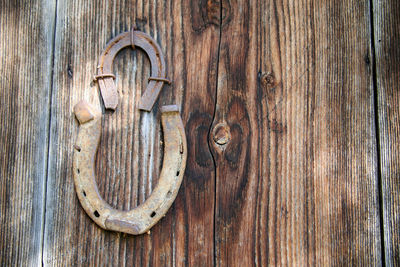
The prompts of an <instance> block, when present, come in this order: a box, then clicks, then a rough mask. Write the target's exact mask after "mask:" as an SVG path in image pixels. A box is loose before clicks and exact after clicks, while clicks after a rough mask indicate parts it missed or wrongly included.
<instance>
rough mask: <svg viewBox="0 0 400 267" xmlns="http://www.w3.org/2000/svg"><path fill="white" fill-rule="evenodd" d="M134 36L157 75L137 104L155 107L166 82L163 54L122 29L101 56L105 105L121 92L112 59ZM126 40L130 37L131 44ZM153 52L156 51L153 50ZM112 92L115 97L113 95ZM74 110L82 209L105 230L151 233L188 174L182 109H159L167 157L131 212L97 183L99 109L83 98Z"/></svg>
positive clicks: (113, 102)
mask: <svg viewBox="0 0 400 267" xmlns="http://www.w3.org/2000/svg"><path fill="white" fill-rule="evenodd" d="M132 36H133V38H132ZM132 39H133V40H134V45H135V46H139V47H141V48H143V50H144V51H145V52H146V53H147V54H148V55H149V58H150V61H151V69H152V75H157V77H156V78H154V80H152V81H150V82H149V85H148V87H147V90H146V91H145V93H144V94H143V96H142V99H141V100H142V101H141V104H142V105H141V106H140V107H139V108H141V109H145V110H151V108H152V106H153V104H154V102H155V101H156V99H157V96H158V93H159V91H160V90H161V87H162V85H163V82H165V81H167V80H165V78H163V77H165V62H164V59H163V55H162V53H161V50H160V49H159V47H158V45H157V44H156V43H155V42H154V40H153V39H152V38H151V37H150V36H148V35H146V34H144V33H142V32H139V31H134V32H132V33H129V32H128V33H123V34H121V35H119V36H117V37H116V38H114V39H113V40H112V41H111V42H110V44H108V45H107V48H106V50H105V52H104V53H103V54H102V56H101V60H100V66H99V74H98V75H97V77H96V78H97V79H98V81H99V86H100V90H101V93H102V97H103V100H104V104H105V105H106V106H107V105H108V107H111V106H112V107H114V109H115V107H116V105H117V103H118V94H116V99H114V96H113V94H114V93H115V92H116V88H115V85H113V86H110V84H111V83H109V82H108V81H109V80H110V79H112V76H111V75H112V74H111V66H112V60H113V59H114V57H115V55H116V54H117V52H118V51H119V50H121V49H122V48H124V47H126V46H128V45H131V41H130V40H132ZM127 41H129V44H128V43H127ZM154 51H155V53H156V54H151V53H153V52H154ZM149 53H150V54H149ZM110 59H111V61H110ZM158 79H160V80H158ZM164 80H165V81H164ZM102 84H103V85H102ZM113 90H115V92H113ZM149 90H151V91H149ZM147 92H149V93H147ZM109 96H112V97H111V98H109ZM154 96H155V98H154ZM108 100H110V101H108ZM74 113H75V116H76V118H77V119H78V121H79V133H78V138H77V141H76V144H75V145H74V149H75V151H74V156H73V175H74V182H75V189H76V193H77V195H78V198H79V201H80V203H81V205H82V207H83V208H84V210H85V211H86V213H87V214H88V215H89V217H90V218H92V220H93V221H95V222H96V223H97V224H98V225H99V226H100V227H101V228H103V229H106V230H113V231H118V232H124V233H128V234H133V235H137V234H142V233H146V232H148V231H149V229H150V228H151V227H152V226H153V225H155V224H156V223H157V222H158V221H159V220H160V219H161V218H162V217H163V216H164V215H165V213H166V212H167V211H168V209H169V207H170V206H171V205H172V203H173V202H174V200H175V198H176V195H177V194H178V190H179V187H180V185H181V182H182V178H183V174H184V172H185V167H186V159H187V143H186V135H185V130H184V127H183V123H182V119H181V117H180V115H179V110H178V107H177V106H175V105H171V106H163V107H162V108H161V124H162V129H163V134H164V157H163V165H162V169H161V173H160V178H159V180H158V184H157V185H156V187H155V188H154V190H153V192H152V193H151V195H150V197H149V198H148V199H147V200H146V201H145V202H144V203H143V204H141V205H139V206H138V207H136V208H134V209H132V210H129V211H121V210H117V209H114V208H112V207H111V206H110V205H109V204H108V203H107V202H106V201H104V200H103V199H102V197H101V196H100V193H99V190H98V187H97V184H96V180H95V174H94V173H95V171H94V170H95V157H96V152H97V149H98V145H99V142H100V136H101V128H102V127H101V117H102V114H101V112H100V111H98V110H97V109H95V108H93V107H92V106H91V105H90V104H88V103H87V102H86V101H83V100H82V101H80V102H79V103H78V104H76V105H75V107H74Z"/></svg>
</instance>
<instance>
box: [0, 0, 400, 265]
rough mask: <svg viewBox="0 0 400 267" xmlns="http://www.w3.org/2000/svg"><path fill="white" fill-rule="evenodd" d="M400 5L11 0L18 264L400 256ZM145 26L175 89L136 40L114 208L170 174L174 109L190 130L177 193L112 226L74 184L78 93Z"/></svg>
mask: <svg viewBox="0 0 400 267" xmlns="http://www.w3.org/2000/svg"><path fill="white" fill-rule="evenodd" d="M399 16H400V4H399V2H398V1H397V0H387V1H378V0H370V1H351V0H345V1H333V0H324V1H316V0H304V1H287V0H266V1H260V0H255V1H239V0H236V1H233V0H222V1H212V0H207V1H206V0H201V1H182V0H171V1H158V0H157V1H155V0H154V1H141V0H137V1H122V0H115V1H96V0H77V1H61V0H35V1H22V0H21V1H8V0H1V1H0V100H1V106H0V122H1V130H0V148H1V154H0V155H1V156H0V164H1V165H0V166H1V169H0V179H1V180H0V181H1V183H0V203H1V208H0V220H1V227H0V262H1V265H2V266H40V265H43V266H88V265H90V266H183V265H185V266H186V265H188V266H213V265H215V266H266V265H271V266H275V265H291V266H301V265H307V266H309V265H319V266H366V265H368V266H371V265H372V266H381V265H388V266H398V265H400V227H399V224H400V176H399V175H400V167H399V166H400V156H399V155H400V153H399V151H400V146H399V140H400V128H399V125H400V124H399V123H400V108H399V105H398V102H399V100H400V84H399V80H400V67H399V66H400V50H399V44H400V19H399ZM133 25H136V27H137V28H138V29H139V30H141V31H144V32H146V33H148V34H150V35H151V36H152V37H154V38H155V39H156V40H157V42H158V43H159V44H160V46H161V47H162V50H163V52H164V53H165V55H166V62H167V65H168V77H169V78H170V79H172V80H173V83H172V85H171V86H164V88H163V91H162V93H161V95H160V97H159V100H158V102H157V103H156V105H155V108H154V109H153V111H152V112H150V113H146V112H140V111H138V110H137V109H136V104H137V102H138V98H139V96H140V94H141V90H142V88H144V87H145V85H146V83H147V77H148V76H149V73H150V70H149V62H148V60H147V58H146V56H144V55H143V52H142V51H140V50H139V51H133V50H131V49H126V51H123V52H121V53H120V54H119V55H118V57H117V59H116V61H115V63H114V72H115V74H116V76H117V80H116V82H117V86H118V91H119V96H120V104H119V106H118V109H117V110H116V112H114V113H112V112H109V111H107V112H104V113H105V114H104V120H103V125H104V130H103V135H102V139H101V147H100V149H99V151H98V156H97V159H96V163H97V167H96V175H97V177H96V179H97V182H98V185H99V189H100V192H101V195H102V196H103V197H104V198H105V199H106V200H107V202H108V203H110V204H111V205H112V206H113V207H115V208H119V209H125V210H128V209H131V208H133V207H135V206H137V205H138V204H140V203H143V202H144V201H145V200H146V198H147V197H148V196H149V195H150V194H151V191H152V188H154V186H155V184H156V183H157V177H158V174H159V171H160V167H161V159H162V158H161V157H162V149H163V148H162V134H161V132H160V131H161V130H160V125H159V119H160V114H159V107H161V106H162V105H165V104H175V103H176V104H177V105H178V106H179V107H180V109H181V115H182V118H183V121H184V125H185V129H186V135H187V139H188V149H189V151H188V162H187V168H186V172H185V176H184V181H183V184H182V187H181V189H180V191H179V194H178V197H177V199H176V201H175V203H174V205H173V206H172V207H171V209H170V211H169V212H168V213H167V215H166V217H165V218H163V219H162V220H161V221H160V222H159V223H158V224H157V225H156V226H154V227H153V229H152V230H151V232H150V234H145V235H141V236H130V235H126V234H120V233H115V232H108V231H104V230H102V229H100V228H99V227H97V226H96V225H95V224H94V223H93V222H92V221H91V220H90V218H89V217H88V216H87V215H86V214H85V212H84V211H83V210H82V208H81V206H80V204H79V201H78V199H77V197H76V194H75V191H74V184H73V178H72V169H71V168H72V155H73V144H74V141H75V139H76V136H77V130H78V124H77V121H76V120H75V118H74V117H73V114H72V108H73V106H74V104H76V103H77V102H78V101H79V100H80V99H86V100H87V101H89V102H92V103H95V104H98V105H100V103H101V101H100V99H99V94H98V89H97V86H96V84H93V83H92V77H93V75H94V74H95V71H96V66H97V61H98V59H99V55H100V53H101V51H102V49H104V47H105V45H106V43H107V42H108V41H109V40H110V39H112V38H113V37H114V36H116V35H118V34H119V33H121V32H124V31H128V30H130V29H131V27H132V26H133Z"/></svg>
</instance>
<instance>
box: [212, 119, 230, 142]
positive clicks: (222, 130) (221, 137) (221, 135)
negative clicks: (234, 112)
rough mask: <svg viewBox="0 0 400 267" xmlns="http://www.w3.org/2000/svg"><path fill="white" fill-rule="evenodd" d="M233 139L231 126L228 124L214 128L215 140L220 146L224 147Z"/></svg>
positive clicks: (220, 124)
mask: <svg viewBox="0 0 400 267" xmlns="http://www.w3.org/2000/svg"><path fill="white" fill-rule="evenodd" d="M230 139H231V133H230V130H229V126H228V125H227V124H226V123H219V124H217V125H216V126H215V127H214V130H213V140H214V142H215V143H217V144H218V145H220V146H222V145H225V144H227V143H228V142H229V140H230Z"/></svg>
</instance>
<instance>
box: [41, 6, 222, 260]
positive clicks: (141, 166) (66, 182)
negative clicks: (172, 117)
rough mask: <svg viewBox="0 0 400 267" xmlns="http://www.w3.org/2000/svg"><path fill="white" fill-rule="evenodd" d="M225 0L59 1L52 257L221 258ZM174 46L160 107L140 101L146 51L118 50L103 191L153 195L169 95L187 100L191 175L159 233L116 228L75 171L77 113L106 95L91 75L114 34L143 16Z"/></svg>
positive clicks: (147, 28) (103, 153)
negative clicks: (218, 169)
mask: <svg viewBox="0 0 400 267" xmlns="http://www.w3.org/2000/svg"><path fill="white" fill-rule="evenodd" d="M219 10H220V9H219V5H218V4H212V3H211V4H210V3H206V2H199V3H197V2H193V3H187V1H171V2H165V1H156V2H151V3H149V2H148V1H100V2H98V1H94V0H93V1H83V0H80V1H69V2H67V1H60V2H59V3H58V8H57V29H56V41H55V50H56V54H55V67H54V88H53V95H52V102H53V105H52V119H51V142H50V160H49V178H48V184H47V188H48V190H47V192H48V194H47V203H46V207H47V209H46V229H45V240H44V259H43V261H44V263H45V265H61V264H62V265H68V266H76V265H85V266H86V265H93V266H97V265H107V266H110V265H114V266H173V265H183V264H189V263H190V264H191V265H197V266H201V265H203V264H206V265H210V264H211V263H212V262H213V240H214V239H213V238H214V237H213V221H214V217H213V216H214V177H215V176H214V173H213V172H214V165H213V161H212V157H211V153H210V152H209V150H208V143H207V134H208V129H209V127H210V125H211V122H212V114H213V111H214V99H213V97H214V96H215V88H216V87H215V85H216V66H217V64H216V62H217V57H218V38H219V32H218V27H217V26H216V24H218V18H219ZM134 24H135V25H136V26H137V28H138V29H139V30H141V31H144V32H146V33H148V34H150V35H151V36H153V37H154V38H155V39H156V41H157V42H158V43H159V44H160V46H161V48H162V50H163V51H164V53H165V54H166V62H167V66H168V67H167V68H168V70H167V73H168V77H169V78H170V79H172V80H173V84H172V86H164V88H163V90H162V92H161V95H160V97H159V101H158V102H157V103H156V105H155V107H154V108H153V111H152V112H151V113H145V112H139V111H138V110H137V109H136V108H135V107H136V105H137V103H138V98H139V96H140V94H141V92H142V91H143V89H144V88H145V85H146V84H147V77H149V62H148V60H147V58H146V57H145V56H144V55H143V53H142V52H141V51H135V52H134V53H133V52H132V50H130V49H127V50H126V51H123V52H122V53H121V54H120V55H118V56H117V59H116V61H115V63H114V72H115V74H116V76H117V80H116V82H117V87H118V91H119V96H120V98H119V100H120V102H119V106H118V108H117V110H116V111H115V112H114V113H110V112H108V111H107V112H106V113H105V119H104V121H103V123H104V131H103V136H102V138H101V147H100V149H99V151H98V156H97V160H96V163H97V169H96V176H97V182H98V184H99V189H100V193H101V194H102V196H103V197H104V198H105V200H106V201H108V203H110V204H111V205H112V206H113V207H115V208H119V209H125V210H127V209H130V208H133V207H135V206H137V205H138V204H140V203H143V202H144V201H145V199H146V198H147V197H148V196H149V195H150V193H151V190H152V188H153V187H154V186H155V184H156V183H157V177H158V174H159V170H160V165H161V160H162V155H161V153H162V144H161V143H160V141H161V134H160V120H159V119H160V116H159V115H160V114H159V112H158V110H159V108H160V106H161V105H165V104H175V103H176V104H177V105H178V106H181V110H182V118H183V121H184V124H185V127H186V131H187V138H188V145H189V147H188V149H189V153H188V163H187V167H186V170H187V171H186V175H185V177H184V181H183V184H182V187H181V190H180V193H179V194H178V197H177V199H176V202H175V204H174V205H173V206H172V208H171V210H170V211H169V212H168V213H167V215H166V217H165V218H164V219H162V220H161V221H160V222H159V223H158V224H157V225H156V226H155V227H154V228H153V229H152V230H151V233H150V235H142V236H130V235H121V234H118V233H114V232H107V231H104V230H102V229H100V228H99V227H97V225H95V224H94V223H93V222H92V221H91V220H90V219H89V217H88V216H87V215H86V214H85V212H84V211H83V209H82V208H81V207H80V204H79V202H78V199H77V197H76V195H75V191H74V185H73V179H72V170H71V168H72V155H73V143H74V141H75V139H76V135H77V122H76V121H75V119H74V118H73V115H72V108H73V106H74V104H75V103H77V102H78V101H79V100H80V99H82V98H84V99H86V100H88V101H90V102H92V103H97V104H99V99H98V92H97V91H98V89H97V86H96V85H93V84H92V85H90V82H91V78H92V76H93V75H94V74H95V70H96V66H97V64H98V59H99V55H100V53H101V51H102V50H103V49H104V47H105V45H106V43H107V41H109V40H110V39H111V38H112V37H114V36H116V35H117V34H119V33H121V32H124V31H127V30H130V28H131V27H132V26H133V25H134Z"/></svg>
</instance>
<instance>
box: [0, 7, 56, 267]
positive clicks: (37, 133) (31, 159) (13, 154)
mask: <svg viewBox="0 0 400 267" xmlns="http://www.w3.org/2000/svg"><path fill="white" fill-rule="evenodd" d="M54 16H55V1H0V103H1V106H0V125H1V130H0V151H1V153H0V181H1V186H0V204H1V207H0V224H1V228H0V265H1V266H38V265H40V264H41V257H42V246H41V242H42V230H43V216H44V195H45V181H46V168H47V144H48V136H49V131H48V121H49V114H50V112H49V95H50V88H51V64H52V52H53V48H52V43H53V33H54Z"/></svg>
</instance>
